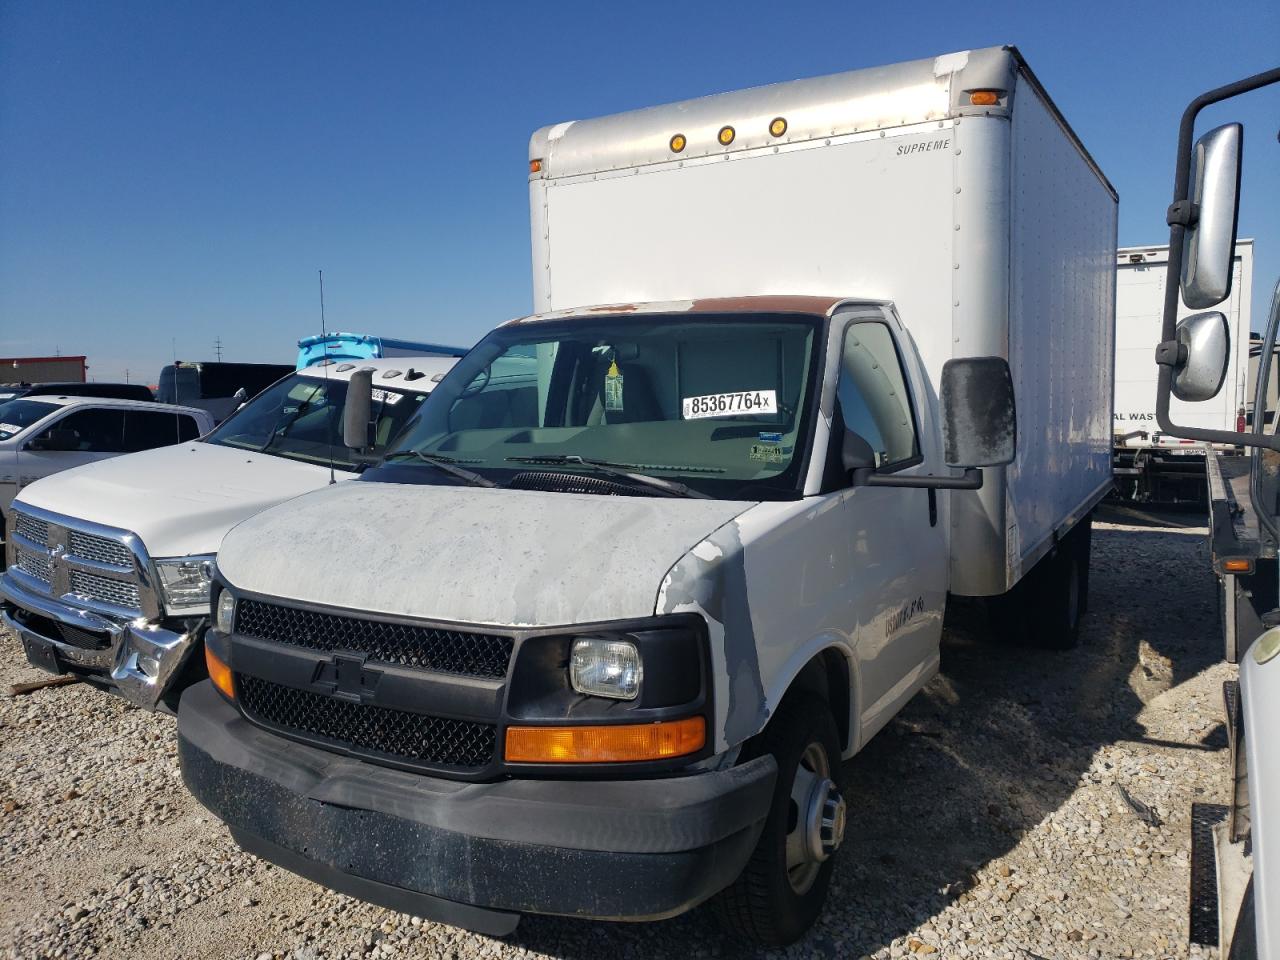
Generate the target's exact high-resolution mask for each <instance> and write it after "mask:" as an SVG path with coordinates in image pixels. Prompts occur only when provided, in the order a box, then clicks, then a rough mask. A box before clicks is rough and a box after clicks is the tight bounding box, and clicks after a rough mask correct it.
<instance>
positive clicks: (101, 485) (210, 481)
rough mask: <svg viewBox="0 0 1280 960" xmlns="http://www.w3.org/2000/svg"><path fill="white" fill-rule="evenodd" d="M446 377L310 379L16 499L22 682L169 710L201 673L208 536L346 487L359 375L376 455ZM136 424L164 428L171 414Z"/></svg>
mask: <svg viewBox="0 0 1280 960" xmlns="http://www.w3.org/2000/svg"><path fill="white" fill-rule="evenodd" d="M453 363H454V360H452V359H445V358H439V357H424V358H414V357H398V358H396V359H394V360H369V361H361V362H360V363H358V364H350V363H348V364H329V365H327V366H314V367H310V368H308V369H307V370H304V371H298V372H297V373H292V374H290V375H289V376H287V377H285V378H284V379H282V380H279V381H278V382H276V383H275V384H273V385H272V386H270V387H268V388H267V389H266V390H264V391H263V392H262V393H260V394H258V396H256V397H254V398H253V399H252V400H251V401H249V402H248V403H247V404H246V405H244V406H242V407H241V408H240V409H239V410H238V411H237V412H236V413H235V414H233V415H232V416H231V417H230V418H229V419H228V420H226V421H224V422H223V423H222V424H221V425H220V426H218V427H217V429H215V430H213V432H212V433H208V434H207V435H206V436H203V437H201V438H200V439H199V440H196V439H195V437H196V435H197V433H206V431H208V430H210V429H211V428H212V426H213V422H212V420H211V419H210V417H209V415H208V414H207V413H205V412H203V411H200V410H196V411H188V413H189V415H190V416H191V417H197V418H200V430H199V431H195V430H192V431H189V432H188V433H186V434H184V435H183V437H182V439H183V440H184V441H191V442H184V443H182V444H179V445H177V446H171V447H167V448H164V449H160V450H152V451H150V452H147V453H137V454H134V455H132V456H127V457H118V458H116V459H113V460H110V461H108V462H106V463H100V464H93V465H90V466H85V467H82V468H80V469H77V470H72V471H68V472H67V473H63V474H59V475H57V476H55V477H50V478H48V479H46V480H42V481H40V482H39V483H34V484H31V485H30V486H26V487H24V488H23V489H22V492H21V493H20V494H19V495H18V497H17V499H16V500H15V501H14V502H13V504H12V505H11V506H9V508H8V509H7V511H6V513H7V517H8V519H9V524H8V527H9V538H8V541H9V542H8V551H7V556H8V569H7V570H6V572H5V574H4V576H3V577H0V607H2V612H0V619H3V621H4V623H5V625H6V626H8V627H9V628H10V629H11V630H13V631H14V632H15V633H16V634H17V635H18V636H19V637H20V638H21V639H22V643H23V645H24V647H25V648H26V653H27V657H28V659H30V661H31V662H32V663H33V664H35V665H36V666H39V667H41V668H43V669H45V670H48V671H50V672H53V673H62V672H65V671H73V672H75V673H78V674H81V675H83V676H84V677H85V679H86V680H89V681H90V682H92V683H95V684H98V685H100V686H103V687H106V688H107V689H109V690H111V691H112V692H115V693H118V694H121V695H123V696H124V697H126V698H128V699H129V700H131V701H133V702H134V703H135V704H137V705H138V706H142V707H145V708H147V709H154V708H156V707H157V706H158V705H162V704H164V703H165V702H166V701H168V702H169V703H173V704H176V702H177V701H176V697H177V694H178V693H180V692H181V689H182V687H183V686H184V685H185V684H187V683H189V682H190V681H191V680H193V679H198V678H199V677H201V676H203V671H204V661H203V659H202V658H200V657H199V656H197V657H194V658H193V657H191V656H190V654H191V650H192V648H193V647H198V643H199V636H200V633H201V632H202V630H203V626H204V624H205V623H207V620H208V614H209V580H208V576H207V573H208V564H209V563H210V562H211V561H212V560H213V556H214V553H215V551H216V550H217V548H218V542H219V541H220V540H221V539H222V536H223V534H224V533H226V531H227V530H228V529H229V528H230V527H232V526H233V525H234V524H236V523H238V522H239V521H240V520H243V519H244V518H245V517H248V516H252V515H253V514H254V513H256V512H258V511H259V510H262V509H264V508H265V507H268V506H270V505H272V504H275V503H279V502H280V501H282V500H287V499H289V498H290V497H296V496H297V495H298V494H300V493H306V492H307V491H309V490H315V489H317V488H319V487H323V486H325V485H327V484H329V483H330V482H331V480H332V479H335V478H336V479H341V480H348V479H350V478H351V477H353V476H355V473H356V470H357V467H358V465H357V463H356V462H355V461H354V460H352V458H351V455H350V451H348V450H347V449H346V447H344V446H343V445H342V443H341V423H340V418H341V413H342V407H343V404H344V401H345V399H346V393H347V384H348V382H349V380H350V378H351V376H352V374H353V373H355V372H357V371H359V370H364V369H368V370H371V371H373V375H374V377H375V378H376V383H377V390H376V398H377V409H376V410H375V411H374V412H373V414H372V416H373V418H374V419H375V420H376V426H375V436H374V441H375V444H381V445H384V446H385V444H386V443H387V442H388V441H389V440H390V439H391V438H392V437H393V436H394V435H395V433H396V431H398V430H399V429H400V428H401V427H402V426H403V425H404V424H405V423H406V422H408V421H409V420H410V419H411V418H412V417H413V415H414V414H415V413H416V412H417V410H418V407H419V405H420V404H421V402H422V399H423V398H424V397H425V396H426V395H427V394H428V393H430V392H431V390H432V388H434V387H435V386H436V383H437V382H439V380H440V378H441V376H442V375H443V374H444V372H445V371H446V370H448V369H449V368H450V367H451V366H452V365H453ZM43 399H44V398H41V400H43ZM32 402H35V401H32ZM95 402H98V401H95ZM102 402H105V403H112V404H119V403H121V402H119V401H102ZM150 408H151V409H152V410H155V411H163V415H164V416H165V417H166V419H168V420H172V418H173V415H174V411H175V408H174V407H170V406H161V405H159V404H154V403H153V404H150ZM176 409H177V410H178V411H183V410H184V409H185V408H176Z"/></svg>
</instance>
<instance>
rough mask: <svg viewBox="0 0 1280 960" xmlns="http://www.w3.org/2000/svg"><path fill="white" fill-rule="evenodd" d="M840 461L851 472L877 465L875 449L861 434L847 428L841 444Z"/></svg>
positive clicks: (869, 468)
mask: <svg viewBox="0 0 1280 960" xmlns="http://www.w3.org/2000/svg"><path fill="white" fill-rule="evenodd" d="M840 462H841V464H842V465H843V466H844V468H845V470H847V471H849V472H851V473H852V472H853V471H854V470H871V469H874V468H875V465H876V455H875V451H873V450H872V449H871V444H869V443H867V441H866V440H865V439H864V438H863V437H862V435H861V434H857V433H854V432H853V431H852V430H845V432H844V440H843V441H842V443H841V445H840Z"/></svg>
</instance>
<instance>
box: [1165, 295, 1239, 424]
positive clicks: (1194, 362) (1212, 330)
mask: <svg viewBox="0 0 1280 960" xmlns="http://www.w3.org/2000/svg"><path fill="white" fill-rule="evenodd" d="M1175 342H1176V343H1177V349H1178V358H1177V362H1176V363H1175V364H1174V366H1173V381H1172V382H1171V384H1170V389H1172V390H1173V395H1174V396H1175V397H1177V398H1178V399H1179V400H1189V401H1192V402H1199V401H1202V400H1212V399H1213V398H1214V397H1216V396H1217V395H1218V392H1219V391H1220V390H1221V389H1222V385H1223V383H1225V382H1226V379H1227V365H1228V363H1229V362H1230V360H1231V327H1230V325H1229V324H1228V323H1227V318H1226V316H1225V315H1224V314H1222V313H1219V312H1217V311H1216V310H1215V311H1213V312H1211V313H1197V314H1194V315H1192V316H1190V317H1186V318H1185V319H1183V320H1181V321H1179V323H1178V328H1177V333H1176V336H1175Z"/></svg>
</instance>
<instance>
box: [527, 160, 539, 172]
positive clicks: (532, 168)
mask: <svg viewBox="0 0 1280 960" xmlns="http://www.w3.org/2000/svg"><path fill="white" fill-rule="evenodd" d="M529 172H530V173H541V172H542V161H541V160H530V161H529Z"/></svg>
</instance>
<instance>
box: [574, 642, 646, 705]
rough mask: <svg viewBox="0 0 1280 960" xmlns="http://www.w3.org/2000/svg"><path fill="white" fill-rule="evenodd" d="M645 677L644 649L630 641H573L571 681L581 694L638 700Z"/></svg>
mask: <svg viewBox="0 0 1280 960" xmlns="http://www.w3.org/2000/svg"><path fill="white" fill-rule="evenodd" d="M643 677H644V664H643V663H642V662H641V660H640V651H639V650H637V649H636V645H635V644H634V643H632V642H630V641H629V640H605V639H603V638H601V637H580V638H578V639H577V640H575V641H573V651H572V653H571V655H570V657H569V682H570V683H571V684H573V689H575V690H577V691H578V692H579V693H585V694H589V695H591V696H596V697H612V698H613V699H615V700H634V699H635V698H636V697H637V696H639V695H640V681H641V679H642V678H643Z"/></svg>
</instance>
